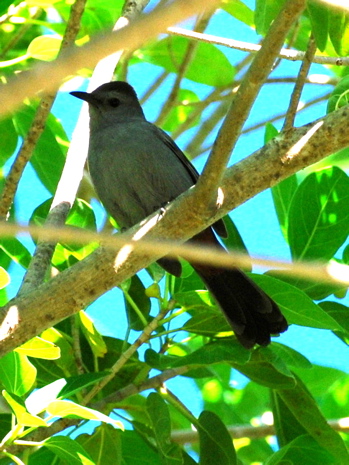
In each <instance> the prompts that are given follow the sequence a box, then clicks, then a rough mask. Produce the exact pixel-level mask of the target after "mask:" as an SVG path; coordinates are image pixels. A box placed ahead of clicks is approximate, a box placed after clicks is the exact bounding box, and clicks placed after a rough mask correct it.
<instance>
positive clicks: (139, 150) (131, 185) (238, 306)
mask: <svg viewBox="0 0 349 465" xmlns="http://www.w3.org/2000/svg"><path fill="white" fill-rule="evenodd" d="M71 94H72V95H73V96H74V97H77V98H79V99H82V100H85V101H86V102H88V104H89V112H90V142H89V152H88V163H89V168H90V174H91V178H92V181H93V184H94V186H95V189H96V192H97V194H98V196H99V198H100V200H101V202H102V203H103V204H104V206H105V208H106V210H107V211H108V213H109V214H110V215H111V216H112V217H113V218H114V219H115V220H116V221H117V223H118V225H119V226H120V227H123V228H129V227H131V226H133V225H135V224H137V223H138V222H140V221H141V220H143V219H144V218H146V217H147V216H149V215H150V214H151V213H153V212H154V211H156V210H158V209H159V208H161V207H163V206H164V205H165V204H166V203H167V202H170V201H172V200H173V199H175V198H176V197H177V196H178V195H180V194H182V193H183V192H184V191H186V190H187V189H189V188H190V187H191V186H193V184H195V183H196V181H197V179H198V176H199V175H198V173H197V171H196V170H195V168H194V167H193V165H192V164H191V163H190V162H189V160H188V159H187V158H186V157H185V155H184V154H183V152H182V151H181V150H180V148H179V147H178V146H177V145H176V143H175V142H174V141H173V140H172V139H171V138H170V137H169V136H168V135H167V134H166V133H165V132H164V131H162V130H161V129H160V128H158V127H157V126H155V125H154V124H152V123H150V122H148V121H147V120H146V119H145V116H144V113H143V110H142V108H141V106H140V103H139V101H138V98H137V95H136V92H135V91H134V89H133V88H132V87H131V86H130V85H129V84H127V83H126V82H122V81H116V82H110V83H108V84H103V85H102V86H100V87H98V88H97V89H96V90H94V91H93V92H91V93H87V92H71ZM213 230H215V231H216V233H218V234H219V235H221V236H224V234H226V231H225V227H224V223H223V221H222V220H220V221H218V222H216V223H215V224H214V225H213V227H212V228H207V229H205V230H204V231H202V232H200V233H199V234H197V235H196V236H195V237H193V238H192V239H191V241H193V242H195V243H197V244H200V243H204V244H205V245H212V246H214V247H217V248H219V249H222V246H221V245H220V243H219V242H218V240H217V238H216V236H215V234H214V232H213ZM158 263H160V265H162V266H163V267H164V268H165V269H166V270H167V271H168V272H170V273H172V274H174V275H176V276H178V275H180V272H181V266H180V263H179V262H178V261H176V260H173V259H169V258H166V257H165V258H163V259H160V260H159V261H158ZM191 265H192V266H193V267H194V269H195V270H196V272H197V273H198V274H199V275H200V277H201V279H202V280H203V282H204V283H205V285H206V287H207V289H208V290H209V291H210V292H211V293H212V295H213V296H214V298H215V300H216V301H217V303H218V305H219V307H220V308H221V310H222V311H223V313H224V315H225V317H226V319H227V320H228V322H229V323H230V325H231V327H232V329H233V330H234V333H235V335H236V337H237V339H238V340H239V341H240V343H241V344H242V345H243V346H244V347H246V348H251V347H253V346H254V345H255V344H260V345H262V346H265V345H267V344H269V343H270V336H271V335H272V334H278V333H280V332H283V331H285V330H286V329H287V322H286V319H285V318H284V316H283V315H282V313H281V312H280V310H279V308H278V306H277V305H276V303H275V302H274V301H273V300H272V299H271V298H270V297H269V296H268V295H267V294H266V293H265V292H264V291H263V290H262V289H260V288H259V287H258V286H257V285H256V284H255V283H254V281H252V279H250V278H249V277H248V276H246V275H245V274H244V273H243V272H242V271H240V270H239V269H237V268H234V269H224V268H218V267H213V266H212V265H202V264H199V263H191Z"/></svg>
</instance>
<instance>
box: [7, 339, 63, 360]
mask: <svg viewBox="0 0 349 465" xmlns="http://www.w3.org/2000/svg"><path fill="white" fill-rule="evenodd" d="M16 352H18V353H20V354H24V355H27V356H28V357H35V358H43V359H45V360H56V359H57V358H59V357H60V355H61V351H60V349H59V347H57V346H56V345H55V344H53V343H52V342H50V341H45V340H44V339H42V338H41V337H39V336H36V337H34V338H33V339H30V341H28V342H26V343H24V344H22V345H21V346H20V347H18V348H17V349H16Z"/></svg>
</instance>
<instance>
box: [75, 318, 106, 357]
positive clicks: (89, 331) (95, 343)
mask: <svg viewBox="0 0 349 465" xmlns="http://www.w3.org/2000/svg"><path fill="white" fill-rule="evenodd" d="M79 319H80V327H81V330H82V332H83V333H84V336H85V338H86V340H87V342H88V343H89V345H90V347H91V350H92V352H93V354H94V356H95V357H104V355H105V354H106V353H107V346H106V344H105V342H104V340H103V337H102V335H101V334H100V332H99V331H98V330H97V328H96V327H95V325H94V323H93V321H92V319H91V318H90V317H89V316H88V315H87V313H86V312H85V311H84V310H80V312H79Z"/></svg>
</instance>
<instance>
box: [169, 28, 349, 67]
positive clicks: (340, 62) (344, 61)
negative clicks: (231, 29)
mask: <svg viewBox="0 0 349 465" xmlns="http://www.w3.org/2000/svg"><path fill="white" fill-rule="evenodd" d="M167 32H169V33H170V34H174V35H178V36H181V37H187V38H188V39H194V40H200V41H202V42H207V43H210V44H216V45H223V46H226V47H229V48H233V49H235V50H240V51H242V52H250V53H257V52H258V51H259V50H260V48H261V45H258V44H252V43H250V42H242V41H241V40H234V39H225V38H222V37H218V36H214V35H210V34H202V33H199V32H195V31H190V30H187V29H183V28H180V27H170V28H168V29H167ZM305 53H306V52H300V51H298V50H290V49H287V48H282V49H281V50H280V53H279V55H278V56H279V57H280V58H284V59H285V60H291V61H303V60H304V55H305ZM313 63H319V64H321V65H333V66H349V57H347V56H345V57H328V56H321V55H316V56H314V60H313Z"/></svg>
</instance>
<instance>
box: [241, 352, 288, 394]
mask: <svg viewBox="0 0 349 465" xmlns="http://www.w3.org/2000/svg"><path fill="white" fill-rule="evenodd" d="M232 365H233V366H234V367H235V368H236V369H237V370H239V371H240V372H241V373H243V374H244V375H245V376H247V377H248V378H250V379H252V380H253V381H256V382H257V383H259V384H262V386H267V387H270V388H272V389H276V388H280V389H281V388H291V387H294V385H295V379H294V376H293V374H292V373H291V371H290V370H289V369H288V368H287V366H286V364H285V363H284V361H283V360H282V359H281V358H280V357H279V356H278V354H277V353H276V352H274V351H273V350H272V348H269V347H258V348H257V349H255V350H254V351H253V352H252V353H251V358H250V360H249V362H248V363H245V364H244V365H238V364H237V363H233V364H232Z"/></svg>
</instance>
